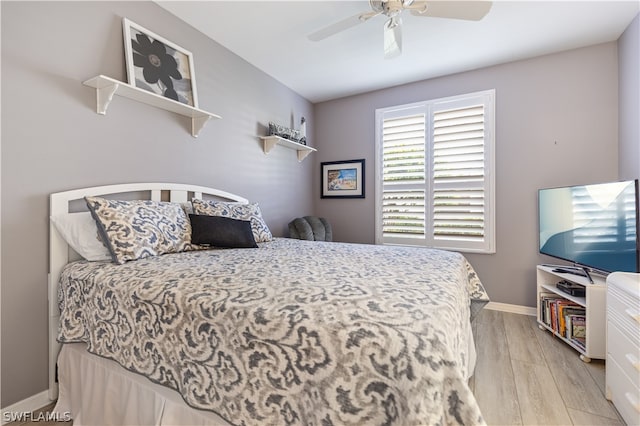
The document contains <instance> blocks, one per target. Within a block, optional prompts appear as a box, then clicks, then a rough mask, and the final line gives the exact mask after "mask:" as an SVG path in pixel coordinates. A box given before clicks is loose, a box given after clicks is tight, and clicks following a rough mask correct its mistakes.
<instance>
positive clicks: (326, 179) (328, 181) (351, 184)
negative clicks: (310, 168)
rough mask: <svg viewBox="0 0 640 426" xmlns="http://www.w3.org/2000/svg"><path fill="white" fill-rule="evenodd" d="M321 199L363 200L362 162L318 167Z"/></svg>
mask: <svg viewBox="0 0 640 426" xmlns="http://www.w3.org/2000/svg"><path fill="white" fill-rule="evenodd" d="M320 172H321V175H320V182H321V183H322V188H321V192H320V193H321V198H364V160H349V161H331V162H324V163H321V165H320Z"/></svg>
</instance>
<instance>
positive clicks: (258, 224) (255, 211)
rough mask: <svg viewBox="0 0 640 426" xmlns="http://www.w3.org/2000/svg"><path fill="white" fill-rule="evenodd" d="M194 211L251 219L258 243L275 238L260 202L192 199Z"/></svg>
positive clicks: (210, 214)
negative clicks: (263, 214)
mask: <svg viewBox="0 0 640 426" xmlns="http://www.w3.org/2000/svg"><path fill="white" fill-rule="evenodd" d="M191 204H193V212H194V213H195V214H203V215H207V216H222V217H230V218H232V219H239V220H248V221H251V231H252V232H253V238H254V239H255V240H256V243H264V242H267V241H271V240H273V235H271V231H270V230H269V227H268V226H267V224H266V223H265V221H264V219H263V218H262V212H261V211H260V207H259V206H258V203H249V204H244V203H229V202H225V201H215V200H206V201H205V200H198V199H195V198H194V199H193V200H191Z"/></svg>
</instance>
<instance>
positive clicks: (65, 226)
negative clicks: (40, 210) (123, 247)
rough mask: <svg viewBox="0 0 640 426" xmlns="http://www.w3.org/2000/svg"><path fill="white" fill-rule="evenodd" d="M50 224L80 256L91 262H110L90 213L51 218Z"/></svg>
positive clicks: (109, 255) (105, 247)
mask: <svg viewBox="0 0 640 426" xmlns="http://www.w3.org/2000/svg"><path fill="white" fill-rule="evenodd" d="M51 222H52V223H53V224H54V225H55V227H56V229H57V230H58V232H59V233H60V235H62V238H64V239H65V241H66V242H67V244H69V245H70V246H71V247H72V248H73V249H74V250H75V251H76V253H78V254H79V255H80V256H82V257H84V258H85V259H87V260H89V261H91V262H96V261H101V260H108V261H111V253H109V249H108V248H107V246H106V245H105V244H104V243H103V242H102V238H101V237H100V234H99V233H98V227H97V226H96V221H95V220H93V217H91V213H89V212H83V213H73V214H61V215H55V216H51Z"/></svg>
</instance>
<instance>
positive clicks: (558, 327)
mask: <svg viewBox="0 0 640 426" xmlns="http://www.w3.org/2000/svg"><path fill="white" fill-rule="evenodd" d="M540 318H541V320H542V322H543V323H544V324H545V325H546V326H547V327H549V328H550V329H551V330H552V331H553V332H554V333H555V334H557V335H559V336H562V337H564V338H565V339H567V340H569V341H570V342H572V343H573V344H575V345H576V346H578V347H580V348H582V350H585V348H586V345H585V343H586V327H587V324H586V318H587V317H586V309H585V308H584V306H581V305H578V304H577V303H575V302H572V301H570V300H567V299H565V298H563V297H561V296H559V295H557V294H555V293H540Z"/></svg>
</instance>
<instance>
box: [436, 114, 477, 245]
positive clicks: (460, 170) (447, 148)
mask: <svg viewBox="0 0 640 426" xmlns="http://www.w3.org/2000/svg"><path fill="white" fill-rule="evenodd" d="M484 131H485V128H484V106H483V105H472V106H469V107H462V108H455V109H444V110H436V111H435V112H434V114H433V183H432V185H433V187H432V194H433V195H432V198H433V210H432V214H433V216H432V217H433V237H434V239H435V240H436V241H438V240H444V241H456V240H458V241H466V242H468V243H470V242H475V243H482V242H483V241H484V238H485V220H484V216H485V202H484V195H485V191H484V186H485V185H484V184H485V171H484V169H485V161H484V158H485V150H484ZM436 244H437V243H436Z"/></svg>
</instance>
